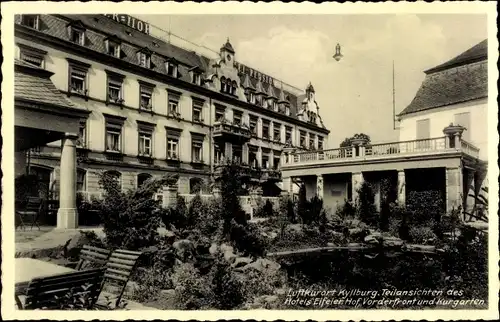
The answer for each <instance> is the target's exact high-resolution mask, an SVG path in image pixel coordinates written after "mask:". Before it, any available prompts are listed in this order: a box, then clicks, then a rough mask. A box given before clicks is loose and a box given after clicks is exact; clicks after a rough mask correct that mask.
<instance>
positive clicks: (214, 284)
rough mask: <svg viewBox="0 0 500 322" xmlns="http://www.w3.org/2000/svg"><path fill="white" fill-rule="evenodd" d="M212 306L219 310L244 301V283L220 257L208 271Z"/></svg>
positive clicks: (232, 307) (228, 308)
mask: <svg viewBox="0 0 500 322" xmlns="http://www.w3.org/2000/svg"><path fill="white" fill-rule="evenodd" d="M208 279H209V281H210V284H209V285H210V287H211V294H213V297H212V300H213V303H212V307H213V308H215V309H219V310H230V309H234V308H237V307H238V306H240V305H241V304H243V302H244V301H245V293H244V285H243V284H242V283H241V282H240V280H238V278H237V277H236V275H235V274H234V273H233V271H232V269H231V265H230V264H229V263H228V262H227V261H226V260H225V259H224V258H223V257H222V256H218V257H217V258H216V260H215V263H214V265H213V266H212V269H211V270H210V273H209V274H208Z"/></svg>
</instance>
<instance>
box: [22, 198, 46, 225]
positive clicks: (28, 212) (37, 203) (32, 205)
mask: <svg viewBox="0 0 500 322" xmlns="http://www.w3.org/2000/svg"><path fill="white" fill-rule="evenodd" d="M42 211H43V202H42V199H40V198H37V197H28V200H27V202H26V206H25V207H24V209H19V210H16V220H15V224H16V227H15V228H16V229H17V228H18V227H20V228H24V227H25V219H26V217H28V218H30V221H31V230H33V225H36V226H37V227H38V230H40V225H39V224H38V220H39V218H40V213H41V212H42Z"/></svg>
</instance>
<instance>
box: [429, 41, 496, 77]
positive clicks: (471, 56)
mask: <svg viewBox="0 0 500 322" xmlns="http://www.w3.org/2000/svg"><path fill="white" fill-rule="evenodd" d="M486 59H488V39H485V40H483V41H481V42H480V43H479V44H477V45H475V46H474V47H472V48H470V49H468V50H466V51H464V52H463V53H461V54H460V55H458V56H457V57H455V58H452V59H450V60H448V61H447V62H445V63H443V64H440V65H438V66H436V67H433V68H431V69H428V70H426V71H425V73H426V74H430V73H435V72H438V71H441V70H445V69H448V68H452V67H457V66H461V65H466V64H470V63H474V62H477V61H481V60H486Z"/></svg>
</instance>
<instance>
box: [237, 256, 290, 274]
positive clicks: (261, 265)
mask: <svg viewBox="0 0 500 322" xmlns="http://www.w3.org/2000/svg"><path fill="white" fill-rule="evenodd" d="M280 268H281V265H280V264H278V263H276V262H274V261H271V260H269V259H266V258H259V259H257V260H256V261H255V262H252V263H250V264H247V265H245V266H243V267H241V268H237V269H235V270H237V271H240V272H246V271H248V270H252V269H253V270H256V271H258V272H261V273H264V272H266V273H271V274H275V273H277V272H278V271H279V269H280Z"/></svg>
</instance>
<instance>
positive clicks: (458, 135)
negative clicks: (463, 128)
mask: <svg viewBox="0 0 500 322" xmlns="http://www.w3.org/2000/svg"><path fill="white" fill-rule="evenodd" d="M460 136H461V135H460V133H455V134H454V135H453V137H454V138H453V139H454V140H455V149H460V148H461V146H462V145H461V144H460Z"/></svg>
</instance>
